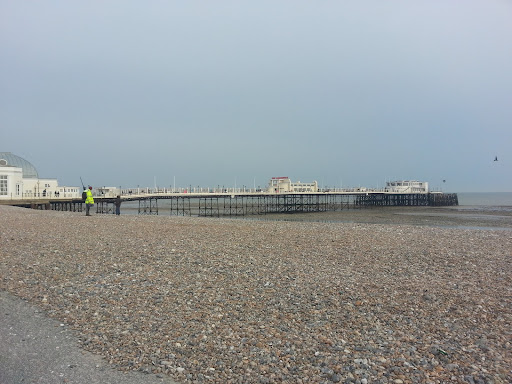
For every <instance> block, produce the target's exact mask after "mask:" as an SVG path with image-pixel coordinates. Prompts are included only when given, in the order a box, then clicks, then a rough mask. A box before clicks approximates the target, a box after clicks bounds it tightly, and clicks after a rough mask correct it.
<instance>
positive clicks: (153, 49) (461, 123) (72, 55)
mask: <svg viewBox="0 0 512 384" xmlns="http://www.w3.org/2000/svg"><path fill="white" fill-rule="evenodd" d="M511 41H512V2H510V1H508V0H507V1H505V0H502V1H498V0H481V1H476V0H472V1H440V0H439V1H414V2H413V1H395V0H391V1H385V2H384V1H328V0H327V1H222V0H220V1H215V2H212V1H186V2H185V1H180V2H178V1H151V2H141V1H124V0H123V1H120V0H119V1H87V2H69V1H51V2H20V1H5V0H0V57H1V60H0V150H2V151H10V152H13V153H14V154H16V155H19V156H21V157H24V158H25V159H27V160H29V161H30V162H32V163H33V164H34V165H35V166H36V168H37V169H38V171H39V174H40V176H41V177H48V178H58V179H59V183H60V184H61V185H79V184H80V179H79V177H80V176H82V178H83V179H84V181H85V182H86V183H89V184H92V185H95V186H99V185H106V186H119V185H121V186H123V187H128V186H135V187H136V186H137V185H141V186H153V185H154V180H155V178H156V181H157V184H158V186H160V187H165V186H171V185H173V183H174V180H176V185H177V186H182V187H188V186H189V185H192V186H217V185H221V186H222V185H224V186H231V187H232V186H234V184H235V182H236V184H237V186H239V187H240V186H243V185H245V186H249V187H252V186H253V185H254V183H255V184H256V185H257V186H258V185H260V186H263V185H266V183H267V181H268V179H270V178H271V177H272V176H289V177H290V178H292V180H294V181H297V180H300V181H304V182H306V181H312V180H317V181H318V182H319V183H320V184H322V185H325V186H336V187H339V186H340V185H343V187H350V186H359V185H361V186H367V187H377V186H382V185H383V184H384V182H385V180H389V179H390V178H391V179H416V180H422V181H429V182H430V184H431V186H432V187H434V188H436V187H437V188H442V189H443V190H445V191H450V192H464V191H470V192H471V191H475V192H476V191H512V176H511V175H512V159H511V155H512V151H511V149H510V148H511V147H512V44H511ZM494 156H498V158H499V161H498V162H494V161H493V159H494ZM443 179H444V180H446V183H443V182H442V180H443Z"/></svg>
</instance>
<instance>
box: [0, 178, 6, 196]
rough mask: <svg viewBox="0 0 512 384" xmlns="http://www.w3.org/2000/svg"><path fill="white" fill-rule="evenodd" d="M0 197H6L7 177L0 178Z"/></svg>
mask: <svg viewBox="0 0 512 384" xmlns="http://www.w3.org/2000/svg"><path fill="white" fill-rule="evenodd" d="M0 196H7V176H0Z"/></svg>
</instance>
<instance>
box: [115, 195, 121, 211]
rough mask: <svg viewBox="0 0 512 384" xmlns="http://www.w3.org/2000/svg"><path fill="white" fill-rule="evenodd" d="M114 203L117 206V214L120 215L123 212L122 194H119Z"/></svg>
mask: <svg viewBox="0 0 512 384" xmlns="http://www.w3.org/2000/svg"><path fill="white" fill-rule="evenodd" d="M114 204H115V206H116V215H118V216H119V215H120V214H121V195H117V197H116V200H115V201H114Z"/></svg>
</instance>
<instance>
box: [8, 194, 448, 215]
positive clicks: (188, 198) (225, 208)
mask: <svg viewBox="0 0 512 384" xmlns="http://www.w3.org/2000/svg"><path fill="white" fill-rule="evenodd" d="M94 200H95V205H94V208H93V210H95V212H96V213H98V214H114V213H115V205H114V202H115V199H114V198H112V197H108V198H107V197H101V196H99V197H98V196H95V197H94ZM164 200H165V201H167V204H166V210H170V214H171V215H174V216H201V217H233V216H249V215H265V214H271V213H289V214H291V213H307V212H329V211H341V210H345V209H364V208H371V207H395V206H411V207H413V206H454V205H458V198H457V194H456V193H448V194H447V193H440V192H433V193H390V192H381V191H363V192H360V191H350V192H314V193H268V192H257V193H251V192H236V193H205V192H201V193H158V192H156V193H151V192H149V191H148V193H142V194H125V195H123V196H121V201H122V205H121V209H122V207H123V204H124V203H127V202H137V203H138V214H140V215H158V214H159V204H158V203H159V201H164ZM2 203H3V204H8V205H14V206H21V207H26V208H32V209H42V210H54V211H69V212H82V211H84V202H83V201H82V200H81V199H76V198H75V199H65V198H64V199H63V198H60V199H25V200H8V201H3V202H2Z"/></svg>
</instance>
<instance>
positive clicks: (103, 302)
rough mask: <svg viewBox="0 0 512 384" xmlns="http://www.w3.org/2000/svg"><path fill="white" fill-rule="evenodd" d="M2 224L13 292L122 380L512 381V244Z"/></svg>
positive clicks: (218, 225)
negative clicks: (128, 373)
mask: <svg viewBox="0 0 512 384" xmlns="http://www.w3.org/2000/svg"><path fill="white" fill-rule="evenodd" d="M372 212H373V213H372ZM374 212H375V211H373V210H368V211H366V212H360V213H357V214H356V213H354V215H361V216H359V217H364V216H363V215H366V217H367V219H368V220H371V219H372V215H374V214H375V213H374ZM395 212H397V211H395ZM349 214H350V215H352V213H349ZM0 215H1V218H2V225H1V226H0V236H1V238H2V239H9V241H3V242H2V241H0V254H1V255H2V260H1V263H0V289H2V290H5V291H7V292H9V293H12V294H15V295H17V296H19V297H21V298H23V299H25V300H27V301H30V302H31V303H33V304H35V305H38V306H39V308H40V309H41V311H44V313H45V314H46V315H47V316H51V317H54V318H55V319H58V320H59V322H60V324H63V325H64V326H63V329H67V328H68V327H69V328H72V329H73V330H75V332H76V333H77V335H78V338H79V340H81V341H82V342H81V343H80V345H81V347H82V348H84V349H87V350H89V351H92V352H94V353H96V354H98V355H100V356H104V357H105V359H106V360H107V361H109V362H110V364H112V366H113V367H116V368H118V369H124V370H141V371H147V372H154V373H158V374H161V375H168V376H171V377H172V378H173V379H174V380H176V381H178V382H180V383H194V382H211V383H246V382H247V383H251V382H269V383H272V382H303V383H315V382H326V383H328V382H351V383H361V384H363V383H378V382H382V383H386V384H389V383H395V382H396V383H399V382H400V381H401V382H403V383H408V382H414V383H421V384H425V383H428V382H432V383H441V382H454V381H457V380H462V379H463V378H467V380H466V381H467V382H470V378H472V380H473V382H475V383H477V382H486V383H488V382H492V381H493V382H500V381H501V382H512V377H511V372H510V370H508V369H507V367H510V366H512V361H511V355H510V353H509V351H510V345H511V343H510V341H509V335H508V334H507V333H506V330H507V325H508V319H509V318H510V315H511V313H510V308H512V302H511V300H512V299H511V297H510V295H507V292H509V288H510V287H509V280H510V279H509V277H510V276H511V275H512V269H511V263H510V254H511V252H512V240H511V237H510V233H508V232H507V231H491V230H475V229H458V228H439V227H433V226H421V227H420V226H412V225H406V224H403V223H394V224H372V223H357V224H354V223H319V222H316V223H315V222H285V221H280V222H277V221H255V220H233V219H222V218H221V219H216V218H194V217H169V216H165V217H164V216H153V217H149V216H135V215H134V216H129V215H125V216H121V217H116V218H113V217H110V216H109V215H105V216H102V215H96V216H94V221H87V222H85V221H83V219H82V215H79V214H74V213H72V212H54V211H33V210H27V209H21V208H20V209H18V208H13V207H3V206H0ZM395 216H398V217H395ZM401 216H404V217H409V216H406V215H398V214H394V216H393V215H387V216H386V217H389V218H390V220H398V219H399V218H400V217H401ZM83 226H86V228H84V227H83ZM84 231H85V232H90V233H92V234H93V236H91V237H88V236H84V235H83V233H84ZM333 239H335V241H333ZM56 251H57V252H56ZM299 380H300V381H299Z"/></svg>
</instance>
